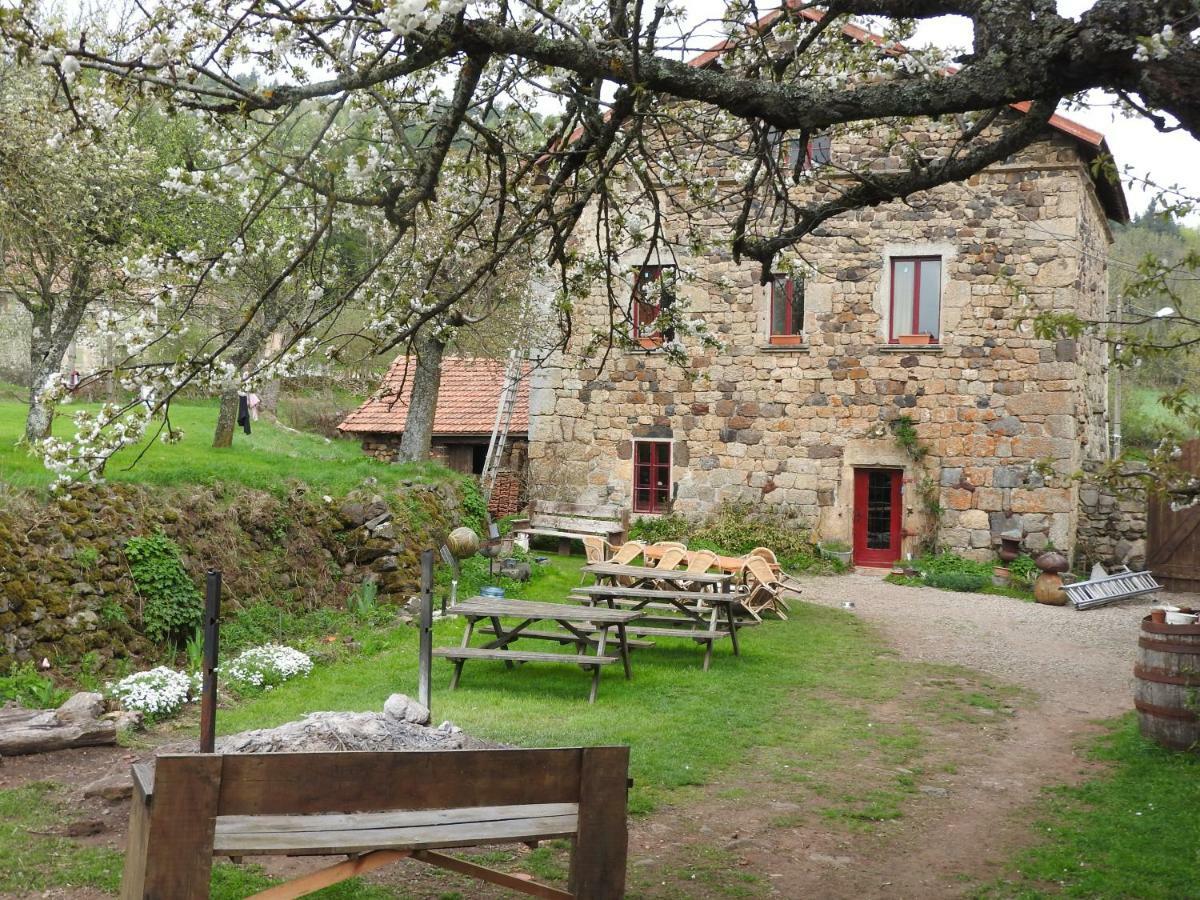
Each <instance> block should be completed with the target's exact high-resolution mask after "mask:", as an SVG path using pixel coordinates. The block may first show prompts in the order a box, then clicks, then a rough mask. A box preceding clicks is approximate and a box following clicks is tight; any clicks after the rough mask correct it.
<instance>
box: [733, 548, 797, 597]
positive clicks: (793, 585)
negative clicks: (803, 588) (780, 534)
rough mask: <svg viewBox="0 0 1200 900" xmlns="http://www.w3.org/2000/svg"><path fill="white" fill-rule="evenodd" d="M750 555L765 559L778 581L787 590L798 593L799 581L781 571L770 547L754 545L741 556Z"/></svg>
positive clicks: (747, 557)
mask: <svg viewBox="0 0 1200 900" xmlns="http://www.w3.org/2000/svg"><path fill="white" fill-rule="evenodd" d="M751 556H758V557H761V558H763V559H765V560H766V561H767V564H768V565H769V566H770V567H771V571H772V572H774V573H775V575H776V577H778V579H779V581H780V582H781V583H782V584H783V585H784V586H786V587H787V589H788V590H789V591H794V592H795V593H797V594H798V593H800V582H799V581H797V580H796V579H795V578H793V577H792V576H791V575H789V574H788V573H787V572H785V571H783V568H782V567H781V566H780V565H779V559H778V558H777V557H776V556H775V551H774V550H772V549H771V548H770V547H755V548H754V549H753V550H751V551H750V552H749V553H747V554H746V555H745V557H743V558H744V559H749V558H750V557H751Z"/></svg>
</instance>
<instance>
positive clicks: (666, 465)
mask: <svg viewBox="0 0 1200 900" xmlns="http://www.w3.org/2000/svg"><path fill="white" fill-rule="evenodd" d="M670 509H671V442H670V441H634V444H633V511H634V512H637V513H665V512H670Z"/></svg>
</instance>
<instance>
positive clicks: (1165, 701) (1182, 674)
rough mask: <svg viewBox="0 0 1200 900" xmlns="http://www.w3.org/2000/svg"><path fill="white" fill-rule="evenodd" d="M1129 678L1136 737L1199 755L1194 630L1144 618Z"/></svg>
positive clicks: (1199, 653) (1199, 688)
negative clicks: (1131, 678)
mask: <svg viewBox="0 0 1200 900" xmlns="http://www.w3.org/2000/svg"><path fill="white" fill-rule="evenodd" d="M1133 674H1134V677H1135V678H1136V679H1137V681H1136V683H1135V685H1134V691H1133V705H1134V706H1136V707H1137V711H1138V724H1139V725H1140V726H1141V729H1142V734H1143V735H1145V736H1146V737H1148V738H1150V739H1151V740H1153V741H1157V742H1158V743H1159V744H1161V745H1162V746H1164V747H1168V748H1170V749H1171V750H1193V751H1197V752H1200V625H1165V624H1161V623H1158V622H1151V621H1150V617H1149V616H1146V618H1144V619H1142V634H1141V637H1139V638H1138V661H1137V665H1135V666H1134V667H1133Z"/></svg>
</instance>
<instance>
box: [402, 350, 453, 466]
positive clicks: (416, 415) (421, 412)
mask: <svg viewBox="0 0 1200 900" xmlns="http://www.w3.org/2000/svg"><path fill="white" fill-rule="evenodd" d="M413 345H414V347H413V349H414V350H415V351H416V360H417V361H416V365H414V366H410V367H409V370H408V374H407V377H409V378H411V379H412V396H411V398H410V400H409V404H408V418H407V419H406V420H405V422H404V434H403V435H402V436H401V438H400V450H399V452H398V453H397V454H396V462H402V463H403V462H417V461H418V460H422V459H428V458H429V447H430V445H431V444H432V442H433V415H434V413H435V412H436V411H437V399H438V388H439V387H440V386H441V383H442V354H443V353H444V352H445V350H446V344H445V343H444V342H443V341H440V340H437V339H436V338H432V337H426V336H424V335H422V334H418V335H417V337H416V339H415V340H414V341H413Z"/></svg>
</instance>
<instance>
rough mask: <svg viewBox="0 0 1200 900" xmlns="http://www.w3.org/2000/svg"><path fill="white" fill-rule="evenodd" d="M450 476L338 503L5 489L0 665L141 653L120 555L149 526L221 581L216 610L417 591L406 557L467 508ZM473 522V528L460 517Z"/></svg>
mask: <svg viewBox="0 0 1200 900" xmlns="http://www.w3.org/2000/svg"><path fill="white" fill-rule="evenodd" d="M466 490H468V488H467V486H465V485H464V484H461V483H459V482H458V481H447V482H439V483H418V482H408V483H403V484H401V485H400V486H398V487H397V488H395V489H390V490H386V491H385V490H384V489H383V488H382V487H380V486H378V485H376V484H374V483H367V484H365V485H363V486H362V487H361V488H360V489H358V490H356V491H354V492H352V493H351V494H350V495H349V496H347V497H344V498H337V499H333V498H328V497H323V496H319V495H314V494H312V493H311V492H309V491H308V490H307V489H306V488H305V487H304V486H302V485H299V484H297V485H295V486H294V487H293V488H292V490H291V491H290V493H288V494H287V495H286V496H276V495H274V494H269V493H266V492H262V491H254V490H249V489H246V488H240V487H239V488H231V487H224V486H222V485H214V486H212V487H190V488H179V489H164V488H149V487H142V486H135V485H127V484H112V485H101V486H95V487H86V488H76V489H74V490H73V491H72V492H71V496H70V497H69V498H66V499H58V500H47V499H45V498H44V497H38V496H35V495H32V494H28V495H25V494H19V493H16V494H9V495H7V496H6V497H5V498H4V503H3V505H2V506H0V672H4V671H6V670H8V669H9V668H11V667H12V666H13V665H16V664H20V663H21V662H24V661H27V660H33V661H40V660H42V659H43V658H46V659H49V660H51V662H52V664H53V665H55V666H56V667H70V666H71V665H73V664H74V663H76V662H78V661H79V659H80V658H81V657H82V656H83V655H84V654H86V653H89V652H93V651H94V653H95V655H96V657H97V659H98V662H99V663H100V664H101V665H102V666H103V665H105V664H107V663H109V662H111V661H112V660H114V659H118V658H121V657H139V656H148V657H153V656H156V655H159V653H160V650H161V648H155V647H154V646H152V645H151V644H150V643H149V642H148V641H147V640H146V638H145V637H143V636H142V634H141V632H140V624H141V623H140V613H141V608H142V604H143V602H144V599H145V598H143V597H141V596H140V595H139V593H138V590H137V587H136V586H135V584H134V582H133V579H132V577H131V575H130V571H129V565H128V562H127V560H126V558H125V552H124V548H125V544H126V542H127V541H128V540H129V539H130V538H131V537H137V536H144V535H148V534H152V533H154V532H155V531H156V530H159V529H161V530H162V531H163V532H164V533H165V534H166V535H167V536H168V537H169V538H171V540H173V541H175V543H176V544H178V545H179V547H180V549H181V551H182V561H183V565H184V568H185V570H186V571H187V573H188V575H189V576H190V577H191V578H192V579H193V580H194V581H195V583H196V584H197V586H198V587H200V588H201V590H202V589H203V583H204V577H205V573H206V572H207V571H208V570H209V569H219V570H220V571H221V572H222V575H223V582H224V592H223V611H224V612H225V613H226V614H232V613H235V612H236V611H237V610H239V609H241V608H244V607H246V606H248V605H251V604H256V603H273V602H278V603H288V604H290V605H293V606H294V605H296V604H302V605H304V606H306V607H313V608H315V607H319V606H341V605H344V604H345V602H346V598H347V595H348V594H349V593H350V591H352V590H353V589H355V588H356V587H357V586H358V585H359V584H360V583H361V582H363V581H364V580H368V579H369V580H373V581H375V582H376V583H377V584H378V585H379V593H380V597H381V599H382V600H385V601H386V600H393V601H397V600H398V601H403V600H406V599H407V598H408V597H409V596H411V595H412V594H413V593H415V591H416V590H417V579H418V575H419V573H418V566H417V560H418V558H419V555H420V551H421V550H422V549H423V548H426V547H433V546H436V545H437V544H438V543H440V541H441V539H442V537H444V535H445V534H446V533H447V532H448V531H449V530H450V529H451V528H453V527H455V526H456V525H458V524H460V523H461V522H462V520H463V519H464V518H469V516H470V513H469V509H470V506H471V504H470V503H469V502H467V501H468V500H469V498H465V496H464V494H465V491H466ZM468 524H474V523H468Z"/></svg>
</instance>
